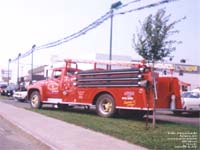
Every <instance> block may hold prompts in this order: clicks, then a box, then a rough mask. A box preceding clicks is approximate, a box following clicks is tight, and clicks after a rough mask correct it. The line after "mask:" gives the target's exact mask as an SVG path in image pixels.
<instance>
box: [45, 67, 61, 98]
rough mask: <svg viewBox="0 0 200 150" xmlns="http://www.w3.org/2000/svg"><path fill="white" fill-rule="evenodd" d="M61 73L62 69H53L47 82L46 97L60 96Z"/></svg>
mask: <svg viewBox="0 0 200 150" xmlns="http://www.w3.org/2000/svg"><path fill="white" fill-rule="evenodd" d="M61 75H62V70H54V71H53V73H52V78H51V79H49V81H48V83H47V97H48V98H61Z"/></svg>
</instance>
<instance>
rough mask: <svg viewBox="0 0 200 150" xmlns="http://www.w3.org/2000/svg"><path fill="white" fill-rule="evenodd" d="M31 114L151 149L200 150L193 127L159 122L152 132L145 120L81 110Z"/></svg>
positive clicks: (199, 143) (54, 110)
mask: <svg viewBox="0 0 200 150" xmlns="http://www.w3.org/2000/svg"><path fill="white" fill-rule="evenodd" d="M31 110H32V111H35V112H38V113H41V114H43V115H47V116H50V117H53V118H56V119H59V120H63V121H65V122H68V123H72V124H76V125H78V126H81V127H84V128H89V129H91V130H94V131H98V132H102V133H105V134H108V135H111V136H114V137H116V138H119V139H122V140H126V141H128V142H130V143H133V144H138V145H141V146H144V147H147V148H149V149H155V150H156V149H157V150H160V149H161V150H163V149H164V150H165V149H166V150H170V149H198V148H199V147H198V146H199V145H200V141H199V128H198V127H192V126H189V125H180V124H175V123H169V122H157V126H156V128H155V129H152V128H151V123H149V128H148V129H147V128H146V125H145V119H141V120H134V119H133V118H123V117H115V118H102V117H99V116H97V115H96V114H95V113H94V112H93V111H86V110H81V109H77V110H75V109H71V110H70V111H61V110H57V109H49V108H44V109H40V110H35V109H34V110H33V109H31ZM188 138H189V139H188ZM185 141H187V142H185ZM188 141H189V142H188ZM188 144H190V145H188Z"/></svg>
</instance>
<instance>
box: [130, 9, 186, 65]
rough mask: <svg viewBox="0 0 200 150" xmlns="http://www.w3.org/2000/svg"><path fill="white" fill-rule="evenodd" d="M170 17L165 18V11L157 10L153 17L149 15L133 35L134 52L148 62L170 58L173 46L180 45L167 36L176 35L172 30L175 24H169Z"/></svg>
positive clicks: (175, 31) (174, 22) (176, 31)
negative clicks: (138, 30)
mask: <svg viewBox="0 0 200 150" xmlns="http://www.w3.org/2000/svg"><path fill="white" fill-rule="evenodd" d="M169 19H170V15H168V16H165V10H164V9H159V10H158V11H157V13H156V14H155V16H153V15H149V16H148V17H147V18H146V19H145V21H144V23H143V24H142V27H141V30H140V32H138V33H137V34H136V36H135V35H134V38H133V46H134V48H135V50H136V52H137V53H138V54H139V55H141V56H142V57H143V58H144V59H145V60H147V61H149V62H156V61H160V60H163V58H165V57H170V54H171V52H173V51H174V50H175V49H176V47H175V46H174V44H178V43H180V42H179V41H177V40H169V36H171V35H173V34H174V33H178V30H174V26H175V24H176V23H178V22H180V21H181V20H182V19H184V18H182V19H180V20H178V21H173V22H171V23H169Z"/></svg>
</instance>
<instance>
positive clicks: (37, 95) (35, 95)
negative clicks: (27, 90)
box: [30, 91, 42, 108]
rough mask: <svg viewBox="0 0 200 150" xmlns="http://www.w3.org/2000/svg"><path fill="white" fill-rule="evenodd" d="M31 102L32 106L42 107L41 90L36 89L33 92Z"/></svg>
mask: <svg viewBox="0 0 200 150" xmlns="http://www.w3.org/2000/svg"><path fill="white" fill-rule="evenodd" d="M30 103H31V107H32V108H41V107H42V103H41V101H40V93H39V92H37V91H34V92H32V93H31V97H30Z"/></svg>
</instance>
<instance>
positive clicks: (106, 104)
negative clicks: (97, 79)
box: [96, 94, 116, 117]
mask: <svg viewBox="0 0 200 150" xmlns="http://www.w3.org/2000/svg"><path fill="white" fill-rule="evenodd" d="M96 111H97V114H98V115H99V116H101V117H112V116H113V115H114V114H115V111H116V109H115V101H114V98H113V97H112V96H111V95H110V94H102V95H100V96H99V97H98V99H97V103H96Z"/></svg>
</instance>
